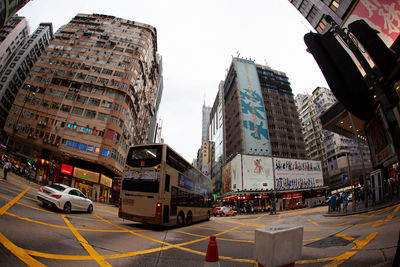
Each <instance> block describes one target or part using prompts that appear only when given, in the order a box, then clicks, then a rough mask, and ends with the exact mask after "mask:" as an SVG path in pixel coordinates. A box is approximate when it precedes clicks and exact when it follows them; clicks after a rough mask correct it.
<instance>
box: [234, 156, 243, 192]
mask: <svg viewBox="0 0 400 267" xmlns="http://www.w3.org/2000/svg"><path fill="white" fill-rule="evenodd" d="M231 177H232V190H233V191H237V190H239V191H242V190H243V176H242V156H241V155H240V154H239V155H236V156H235V157H234V158H233V159H232V160H231Z"/></svg>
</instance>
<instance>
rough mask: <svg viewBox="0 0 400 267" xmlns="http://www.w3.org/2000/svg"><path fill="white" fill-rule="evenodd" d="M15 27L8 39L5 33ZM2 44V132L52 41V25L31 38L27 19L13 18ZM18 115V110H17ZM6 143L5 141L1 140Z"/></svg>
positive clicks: (3, 31)
mask: <svg viewBox="0 0 400 267" xmlns="http://www.w3.org/2000/svg"><path fill="white" fill-rule="evenodd" d="M11 25H14V26H15V27H14V28H13V30H11V31H10V32H9V35H8V36H5V35H3V34H6V30H7V29H10V26H11ZM0 34H1V35H2V37H4V39H3V42H2V43H1V44H0V50H1V51H2V52H4V53H3V54H2V56H3V57H2V60H1V66H2V69H1V71H0V127H1V129H3V127H4V124H5V121H6V119H7V116H8V114H9V112H10V110H11V106H12V104H13V102H14V100H15V97H16V96H17V94H18V90H19V88H20V87H21V85H22V84H23V82H24V80H25V78H26V77H27V75H28V73H29V71H30V70H31V69H32V67H33V65H34V64H35V62H36V61H37V60H38V58H39V57H40V56H41V54H42V53H43V51H44V50H45V48H46V47H47V46H48V45H49V43H50V41H51V40H52V39H53V26H52V24H51V23H41V24H40V25H39V28H38V29H37V30H36V31H35V32H33V34H32V35H31V36H29V35H27V34H28V26H27V23H26V19H25V18H21V17H14V18H12V19H11V20H10V21H9V23H8V24H7V25H6V26H5V27H3V29H2V30H1V31H0ZM14 112H15V110H14ZM2 139H3V143H6V138H4V137H3V138H2Z"/></svg>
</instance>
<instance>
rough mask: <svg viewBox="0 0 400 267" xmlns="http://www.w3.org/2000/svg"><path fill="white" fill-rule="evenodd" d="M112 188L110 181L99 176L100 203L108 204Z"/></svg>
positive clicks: (102, 175)
mask: <svg viewBox="0 0 400 267" xmlns="http://www.w3.org/2000/svg"><path fill="white" fill-rule="evenodd" d="M111 186H112V179H111V178H109V177H107V176H105V175H104V174H101V176H100V194H99V195H100V197H99V201H100V202H109V201H110V200H109V199H110V189H111Z"/></svg>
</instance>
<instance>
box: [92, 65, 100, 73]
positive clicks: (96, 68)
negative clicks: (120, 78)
mask: <svg viewBox="0 0 400 267" xmlns="http://www.w3.org/2000/svg"><path fill="white" fill-rule="evenodd" d="M92 71H93V72H97V73H100V72H101V68H99V67H95V66H93V67H92Z"/></svg>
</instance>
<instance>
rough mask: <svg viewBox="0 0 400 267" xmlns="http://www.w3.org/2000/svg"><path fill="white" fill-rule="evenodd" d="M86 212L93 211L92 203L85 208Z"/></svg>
mask: <svg viewBox="0 0 400 267" xmlns="http://www.w3.org/2000/svg"><path fill="white" fill-rule="evenodd" d="M87 212H88V213H92V212H93V205H92V204H90V205H89V207H88V209H87Z"/></svg>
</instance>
